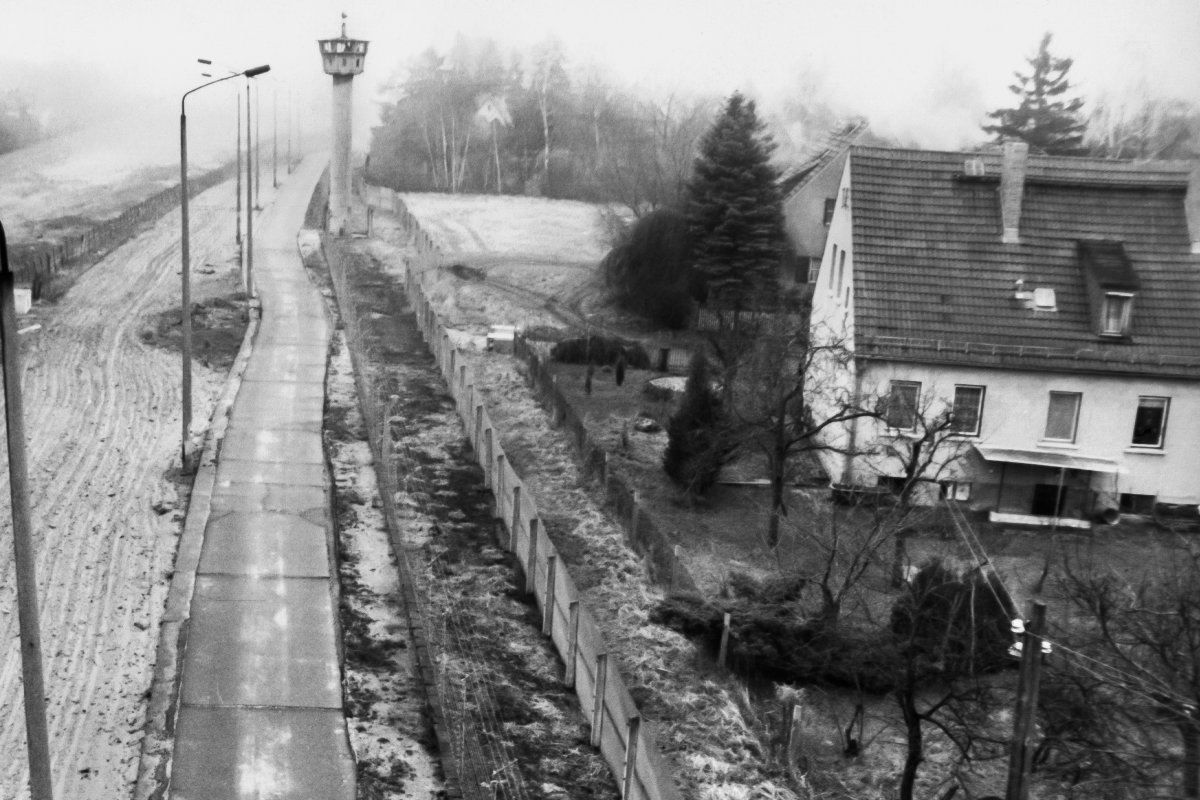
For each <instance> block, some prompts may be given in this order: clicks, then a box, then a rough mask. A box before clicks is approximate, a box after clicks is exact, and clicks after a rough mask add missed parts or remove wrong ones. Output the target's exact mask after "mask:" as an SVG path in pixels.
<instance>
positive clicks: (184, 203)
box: [179, 60, 271, 472]
mask: <svg viewBox="0 0 1200 800" xmlns="http://www.w3.org/2000/svg"><path fill="white" fill-rule="evenodd" d="M201 63H205V62H204V61H203V60H201ZM270 69H271V67H270V65H269V64H263V65H262V66H261V67H252V68H250V69H247V70H243V71H242V72H234V73H231V74H229V75H226V76H224V77H222V78H216V79H214V80H211V81H209V82H207V83H202V84H200V85H199V86H197V87H196V88H194V89H189V90H188V91H186V92H184V93H183V97H181V98H180V99H179V197H180V199H179V208H180V216H181V220H182V223H183V235H182V237H181V239H180V250H181V251H182V254H183V269H182V271H181V274H182V276H183V277H182V281H183V300H182V304H183V319H182V321H181V322H182V326H183V437H182V443H181V447H180V465H181V466H182V468H183V470H184V471H185V472H186V471H187V469H188V460H187V456H188V453H187V446H188V437H189V433H190V431H191V427H192V289H191V279H190V272H191V256H190V253H189V251H188V246H189V244H190V243H189V241H188V237H189V231H188V168H187V98H188V95H189V94H192V93H193V92H198V91H200V90H201V89H203V88H205V87H206V86H212V85H213V84H214V83H220V82H221V81H227V80H229V79H231V78H236V77H238V76H240V75H245V76H246V77H247V78H253V77H254V76H255V75H262V74H263V73H264V72H269V71H270Z"/></svg>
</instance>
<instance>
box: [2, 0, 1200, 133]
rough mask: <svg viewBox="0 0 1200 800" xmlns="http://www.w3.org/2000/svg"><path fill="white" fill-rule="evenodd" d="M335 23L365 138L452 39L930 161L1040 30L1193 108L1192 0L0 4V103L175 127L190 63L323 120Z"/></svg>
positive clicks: (1087, 81) (1084, 81)
mask: <svg viewBox="0 0 1200 800" xmlns="http://www.w3.org/2000/svg"><path fill="white" fill-rule="evenodd" d="M343 10H344V11H346V12H347V13H348V14H349V21H348V28H349V33H350V34H351V35H352V36H357V37H360V38H365V39H369V40H370V41H371V45H370V53H369V56H368V59H367V71H366V73H365V74H364V75H362V76H361V77H360V78H359V79H358V80H356V82H355V91H356V99H357V100H358V106H359V119H356V129H358V130H364V129H366V128H367V126H369V124H370V122H371V121H372V120H371V116H372V102H371V101H372V100H373V99H374V98H375V96H376V95H377V92H378V89H379V87H380V86H381V84H383V83H384V82H385V81H386V80H387V78H388V77H389V76H390V75H392V74H393V73H394V72H395V70H396V69H397V67H398V66H400V65H402V64H403V63H404V62H405V61H406V60H407V59H409V58H410V57H412V56H413V55H415V54H417V53H419V52H420V51H422V50H423V49H425V48H427V47H430V46H434V47H437V48H439V49H443V50H444V49H445V48H447V47H448V46H449V44H450V43H451V42H452V41H453V38H454V35H455V33H456V32H458V31H462V32H463V33H466V34H468V35H472V36H487V37H492V38H494V39H496V40H497V41H499V42H500V43H501V45H502V46H503V45H507V46H511V47H527V46H529V45H533V44H536V43H538V42H540V41H543V40H545V39H546V38H547V37H550V36H553V37H557V38H558V39H559V40H560V41H561V42H562V43H563V45H564V46H565V49H566V51H567V53H568V56H569V58H570V59H571V62H572V63H573V64H575V65H580V66H581V65H584V64H589V63H595V64H599V65H602V66H603V68H605V69H606V70H607V71H608V72H609V73H610V74H612V75H613V76H614V77H615V78H616V79H618V80H620V81H622V82H628V83H640V84H642V85H644V86H646V87H648V88H654V89H658V90H667V89H671V88H676V87H678V88H680V89H686V90H692V91H700V92H706V93H714V94H719V95H725V94H728V93H729V92H731V91H733V90H735V89H741V90H744V91H749V92H751V93H753V94H754V95H755V96H756V97H758V99H759V103H760V109H761V110H763V111H764V112H766V113H770V112H771V110H772V109H773V108H777V107H778V105H779V103H780V101H781V100H782V99H783V98H786V97H788V96H789V95H791V96H795V95H796V94H798V87H799V86H801V85H805V84H807V85H810V86H812V85H815V86H818V87H820V88H821V90H822V91H823V92H824V93H825V94H826V96H827V97H828V98H830V99H833V100H834V101H836V103H837V104H838V105H839V106H841V107H843V108H845V109H847V110H853V111H857V112H858V113H861V114H863V115H865V116H867V117H868V118H869V119H870V120H871V123H872V126H873V127H874V128H876V129H877V130H879V131H880V132H882V133H885V134H890V135H895V136H899V137H903V138H907V139H914V140H917V141H919V142H920V143H921V144H922V145H924V146H928V147H943V148H948V147H958V146H960V145H965V144H968V143H970V142H971V141H972V140H978V139H979V138H980V136H979V134H978V127H977V126H978V125H979V123H980V122H981V121H982V114H983V112H984V111H985V110H986V109H988V108H995V107H997V106H999V105H1003V104H1007V103H1008V102H1009V99H1010V97H1011V96H1010V95H1009V94H1008V93H1007V91H1006V87H1007V85H1008V83H1009V82H1010V80H1011V77H1012V72H1013V71H1014V70H1018V69H1023V68H1024V67H1025V62H1024V59H1025V57H1027V56H1029V55H1031V54H1032V53H1033V52H1034V51H1035V50H1036V48H1037V44H1038V41H1039V39H1040V38H1041V35H1042V34H1043V33H1044V32H1045V31H1053V32H1054V35H1055V38H1054V45H1053V48H1052V49H1053V51H1054V52H1056V53H1057V54H1060V55H1067V56H1071V57H1073V58H1074V59H1075V67H1074V69H1073V70H1072V73H1071V74H1072V77H1073V78H1074V80H1075V82H1076V83H1077V85H1078V86H1079V88H1080V90H1081V92H1082V93H1083V94H1084V95H1085V97H1087V98H1089V99H1095V98H1097V97H1099V96H1101V95H1103V94H1106V93H1118V94H1120V93H1125V94H1128V93H1130V92H1134V93H1140V94H1145V93H1146V92H1150V93H1154V94H1160V95H1163V96H1166V97H1177V98H1181V99H1185V100H1189V101H1191V102H1193V103H1200V0H1069V1H1068V0H1053V1H1051V0H1043V1H1042V2H1034V1H1033V0H1017V1H1015V2H1014V1H1013V0H989V1H988V2H981V1H979V0H956V1H954V2H951V1H950V0H932V1H931V0H907V1H906V2H885V1H884V0H858V1H857V2H856V1H855V0H824V2H812V1H811V0H604V2H588V3H582V2H577V0H438V1H437V2H418V1H417V0H344V1H343V2H327V1H326V0H273V1H271V2H264V1H263V0H22V2H16V1H15V0H5V2H4V10H3V24H2V30H0V90H4V89H8V88H12V83H13V81H12V80H11V79H12V77H13V76H20V75H21V74H22V73H21V70H20V69H18V68H16V67H14V65H15V64H36V65H49V64H74V65H76V66H77V71H76V73H75V74H76V75H77V77H76V78H74V79H73V81H72V83H74V84H77V85H75V86H73V87H72V88H73V90H74V91H76V92H79V93H81V98H86V95H87V93H88V89H89V86H88V84H89V82H90V81H92V80H96V81H100V80H102V79H103V78H104V76H108V78H109V80H110V81H119V82H120V83H121V84H123V86H124V87H125V88H126V89H128V91H129V92H130V93H131V94H136V95H138V96H139V97H144V98H146V99H145V100H144V101H140V102H139V105H138V108H139V109H140V113H142V114H144V115H145V116H146V118H147V120H150V119H151V118H153V119H159V118H161V119H163V120H174V119H177V114H178V111H177V109H178V96H179V94H181V93H182V91H184V90H186V89H187V88H190V87H191V86H194V85H195V84H196V83H198V82H199V81H201V80H202V78H200V76H199V68H198V67H197V66H196V65H195V61H194V59H195V58H197V57H207V58H210V59H213V60H215V61H217V62H218V63H219V64H222V65H225V66H227V67H229V68H234V69H244V68H246V67H248V66H252V65H254V64H258V63H262V62H269V63H271V65H272V67H273V70H272V75H273V76H274V77H275V78H277V79H278V80H279V81H286V83H271V84H264V85H265V86H267V87H268V88H269V87H272V86H274V87H284V86H290V87H292V88H293V91H294V92H296V93H298V94H303V93H304V92H306V91H307V92H312V93H313V100H312V102H313V103H314V106H313V108H312V109H311V110H309V111H308V112H307V113H309V114H311V115H313V116H314V117H319V116H320V114H321V113H323V111H324V110H325V106H324V105H322V103H324V102H325V101H326V100H327V96H328V78H327V77H326V76H325V75H324V74H323V73H322V72H321V68H320V58H319V56H318V53H317V47H316V45H315V43H314V40H315V39H317V38H322V37H329V36H332V35H335V34H336V32H337V30H338V25H339V22H340V12H341V11H343ZM5 72H7V73H8V74H7V75H6V74H4V73H5ZM230 83H231V84H233V83H237V82H234V81H231V82H230ZM232 91H233V90H232V89H230V90H229V94H228V96H227V97H211V96H209V95H210V94H211V92H206V93H205V96H204V97H203V98H202V97H197V100H196V102H197V104H198V106H197V108H198V110H199V109H201V108H207V106H204V105H203V104H205V103H208V104H220V103H225V104H226V106H222V108H228V107H229V106H232V104H233V102H234V101H233V99H232ZM81 102H83V99H81ZM191 103H192V101H190V100H189V113H190V110H191V108H192V106H191V105H190V104H191ZM297 104H300V103H299V101H297ZM159 106H161V108H159ZM359 144H361V143H360V142H356V145H359Z"/></svg>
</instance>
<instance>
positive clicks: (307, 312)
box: [171, 156, 355, 800]
mask: <svg viewBox="0 0 1200 800" xmlns="http://www.w3.org/2000/svg"><path fill="white" fill-rule="evenodd" d="M324 163H325V162H324V160H323V159H321V158H318V157H314V156H310V157H309V158H306V159H305V160H304V162H303V163H302V164H301V166H300V167H299V168H298V169H297V170H296V171H295V172H294V173H293V174H292V175H291V176H289V177H288V178H287V180H286V181H285V182H284V183H282V184H281V185H280V187H279V189H278V192H277V195H276V198H275V202H274V204H273V205H272V206H271V207H270V208H269V209H268V210H267V211H265V212H263V213H262V215H261V216H260V217H259V218H258V219H257V220H256V225H255V241H254V267H255V269H254V282H255V285H256V287H257V290H258V294H259V297H260V298H261V301H262V321H261V323H260V326H259V330H258V334H257V336H256V338H255V341H254V349H253V352H252V354H251V356H250V360H249V362H248V364H247V367H246V372H245V374H244V375H243V377H242V383H241V387H240V389H239V390H238V394H237V398H236V400H235V401H234V404H233V408H232V411H231V413H230V418H229V425H228V428H227V429H226V433H225V438H224V441H223V443H222V445H221V449H220V452H219V454H218V457H217V466H216V476H215V480H214V483H213V490H212V499H211V504H210V512H209V516H208V521H207V524H206V526H205V529H204V543H203V546H202V549H201V551H200V560H199V567H198V569H197V572H196V579H195V589H194V592H193V595H192V602H191V613H190V622H189V625H190V631H189V633H188V637H187V648H186V651H185V653H184V656H183V678H182V685H181V688H180V699H179V712H178V717H177V721H176V728H175V752H174V763H173V766H172V768H171V797H172V798H173V800H224V799H225V798H239V800H240V799H241V798H247V799H249V798H254V799H255V800H266V799H267V798H270V799H271V800H276V799H278V800H284V799H285V798H286V800H309V799H310V798H311V800H353V798H354V795H355V785H354V759H353V756H352V754H351V752H350V746H349V741H348V739H347V735H346V724H345V717H344V715H343V711H342V687H341V664H340V658H339V644H338V640H337V626H336V618H335V616H334V615H335V610H336V603H335V602H334V597H335V585H334V583H333V580H334V578H335V577H336V576H335V574H334V572H333V567H332V566H331V564H332V558H331V556H332V553H331V547H332V538H333V532H332V520H331V519H330V511H329V509H330V502H329V480H328V476H327V474H326V469H325V457H324V452H323V449H322V443H321V424H322V419H321V416H322V412H323V408H324V397H325V363H326V355H327V352H328V344H329V333H330V332H329V322H328V320H327V319H326V316H325V309H324V306H323V304H322V300H321V297H320V295H319V293H318V292H317V290H316V288H315V287H314V286H313V284H312V283H311V282H310V281H309V279H308V277H307V275H306V274H305V272H304V267H303V264H302V263H301V260H300V255H299V251H298V249H297V246H296V234H297V232H298V230H299V229H300V228H301V226H302V225H303V222H304V213H305V210H306V208H307V206H308V201H309V198H310V196H311V194H312V190H313V187H314V186H315V185H316V182H317V180H318V178H319V177H320V173H321V171H322V169H323V168H324Z"/></svg>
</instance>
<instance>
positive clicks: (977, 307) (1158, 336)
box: [850, 147, 1200, 377]
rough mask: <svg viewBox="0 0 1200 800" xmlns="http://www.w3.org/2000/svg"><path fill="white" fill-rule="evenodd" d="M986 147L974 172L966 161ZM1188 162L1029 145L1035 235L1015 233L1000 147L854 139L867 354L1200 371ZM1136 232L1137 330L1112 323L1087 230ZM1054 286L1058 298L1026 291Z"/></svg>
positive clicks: (1105, 235)
mask: <svg viewBox="0 0 1200 800" xmlns="http://www.w3.org/2000/svg"><path fill="white" fill-rule="evenodd" d="M971 158H979V159H982V161H983V162H984V167H985V171H984V172H985V174H984V176H983V177H982V178H979V177H976V178H964V176H963V172H964V162H965V161H966V160H968V159H971ZM1191 166H1192V165H1191V164H1188V163H1178V162H1176V163H1171V162H1158V163H1154V164H1149V165H1145V164H1137V163H1132V162H1114V161H1106V160H1101V159H1084V158H1070V159H1068V158H1058V157H1047V156H1036V155H1031V156H1029V162H1028V168H1027V172H1026V184H1025V195H1024V204H1023V208H1022V213H1021V223H1020V242H1019V243H1017V244H1003V243H1002V242H1001V219H1000V199H999V193H998V188H999V183H998V176H999V172H1000V156H999V155H998V154H990V153H984V154H979V153H944V152H929V151H914V150H891V149H881V148H865V147H854V148H852V149H851V155H850V180H851V187H852V188H851V203H852V213H853V215H854V216H853V220H854V242H853V246H854V275H855V279H854V309H855V331H856V333H855V339H856V344H857V346H858V352H859V353H860V355H864V356H871V355H877V356H879V357H881V358H883V357H886V358H889V359H900V360H917V361H934V362H953V363H960V364H970V365H981V366H982V365H987V366H999V367H1011V368H1015V369H1045V370H1054V371H1070V372H1079V371H1083V372H1097V371H1098V372H1106V373H1107V372H1129V373H1141V374H1155V375H1163V376H1179V377H1200V323H1198V320H1200V256H1195V255H1192V254H1191V252H1190V249H1191V248H1190V239H1189V236H1188V228H1187V220H1186V217H1185V214H1184V204H1183V200H1184V194H1185V190H1186V188H1187V181H1188V173H1189V171H1190V169H1191ZM1080 240H1084V241H1090V240H1094V241H1097V242H1110V243H1111V242H1120V243H1121V244H1122V245H1123V248H1124V251H1125V253H1126V255H1127V256H1128V258H1129V261H1130V264H1131V266H1132V268H1133V270H1134V272H1135V273H1136V275H1137V279H1138V281H1139V283H1140V288H1139V290H1138V292H1137V296H1136V299H1135V305H1134V315H1133V328H1132V334H1131V337H1130V338H1129V339H1127V340H1121V341H1110V340H1104V339H1101V338H1100V337H1099V336H1098V335H1096V333H1095V331H1094V329H1093V327H1092V325H1091V321H1090V315H1089V306H1088V297H1087V292H1086V287H1085V277H1084V274H1083V271H1082V270H1081V268H1080V261H1079V252H1078V242H1079V241H1080ZM1018 279H1022V280H1024V288H1025V289H1026V290H1030V291H1031V290H1034V289H1037V288H1042V287H1044V288H1051V289H1054V291H1055V296H1056V301H1057V309H1058V310H1057V311H1033V310H1030V309H1029V308H1027V307H1026V304H1025V303H1023V302H1021V301H1019V300H1017V299H1015V298H1014V288H1015V282H1016V281H1017V280H1018Z"/></svg>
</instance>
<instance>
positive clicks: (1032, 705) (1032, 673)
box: [1004, 600, 1046, 800]
mask: <svg viewBox="0 0 1200 800" xmlns="http://www.w3.org/2000/svg"><path fill="white" fill-rule="evenodd" d="M1045 628H1046V604H1045V603H1043V602H1042V601H1041V600H1035V601H1033V619H1031V620H1030V622H1029V624H1028V625H1027V626H1026V627H1025V632H1024V634H1023V635H1022V637H1021V672H1020V676H1019V677H1018V683H1017V710H1016V716H1015V718H1014V720H1013V738H1012V744H1011V745H1010V746H1009V760H1008V789H1007V791H1006V792H1005V793H1004V800H1027V798H1028V797H1029V773H1030V768H1031V767H1032V758H1031V755H1030V752H1029V737H1030V736H1031V735H1032V733H1033V723H1034V718H1035V717H1036V716H1037V701H1038V687H1039V685H1040V683H1041V679H1042V632H1043V631H1044V630H1045Z"/></svg>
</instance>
